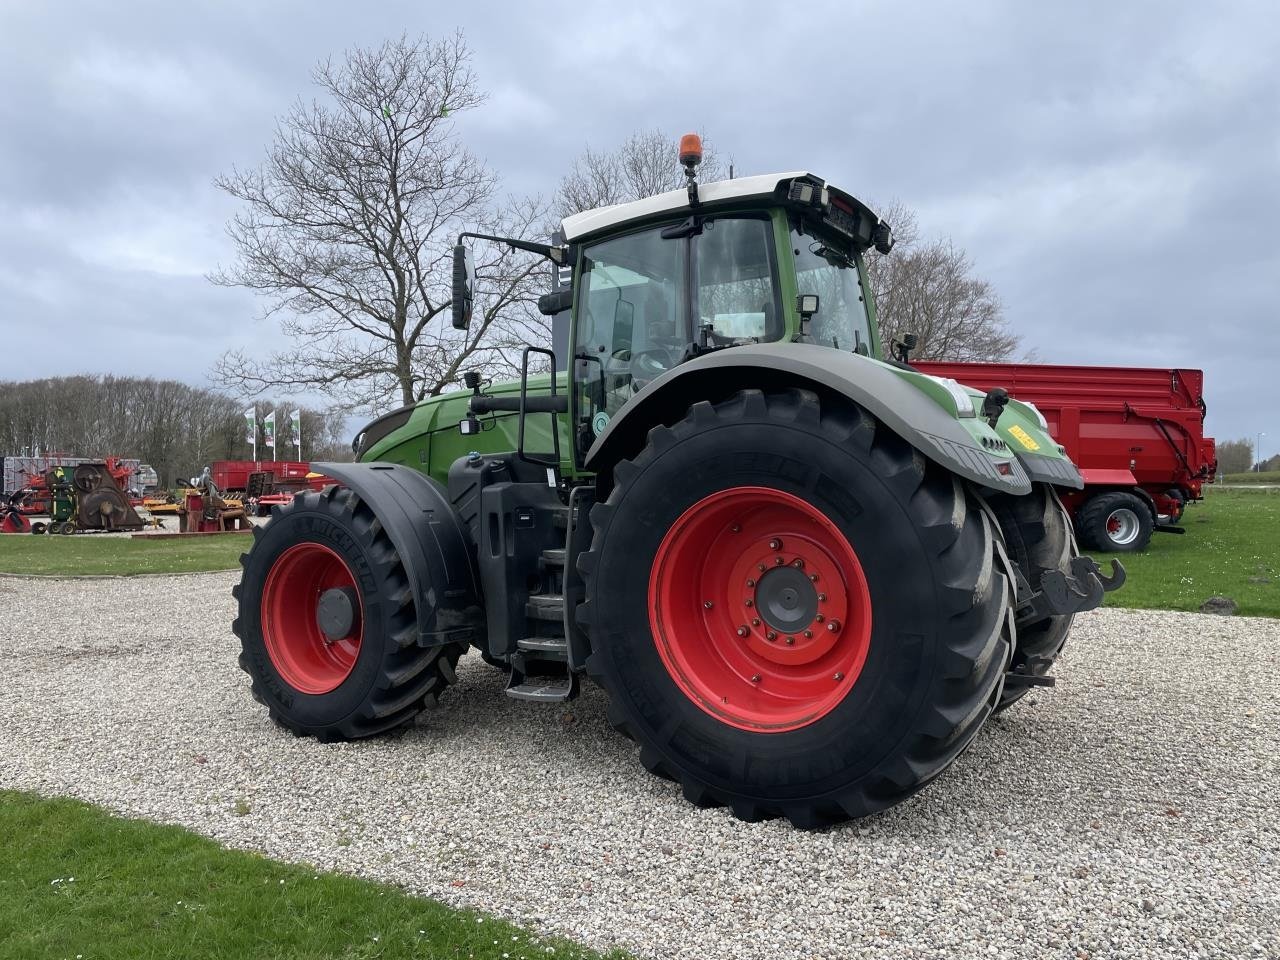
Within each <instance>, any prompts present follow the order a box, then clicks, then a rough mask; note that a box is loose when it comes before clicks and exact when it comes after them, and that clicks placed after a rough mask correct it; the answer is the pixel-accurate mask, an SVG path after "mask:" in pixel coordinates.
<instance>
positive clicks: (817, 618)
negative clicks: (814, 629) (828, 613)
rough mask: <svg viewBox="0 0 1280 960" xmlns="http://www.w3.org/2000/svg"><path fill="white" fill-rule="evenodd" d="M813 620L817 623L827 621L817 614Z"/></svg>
mask: <svg viewBox="0 0 1280 960" xmlns="http://www.w3.org/2000/svg"><path fill="white" fill-rule="evenodd" d="M813 619H815V620H817V621H818V622H819V623H821V622H822V621H823V620H825V619H827V618H826V617H824V616H823V615H822V614H818V615H817V616H816V617H814V618H813Z"/></svg>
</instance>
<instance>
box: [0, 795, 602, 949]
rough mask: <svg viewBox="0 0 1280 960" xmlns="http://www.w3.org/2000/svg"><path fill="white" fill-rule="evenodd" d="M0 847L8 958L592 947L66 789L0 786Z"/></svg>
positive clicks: (3, 944)
mask: <svg viewBox="0 0 1280 960" xmlns="http://www.w3.org/2000/svg"><path fill="white" fill-rule="evenodd" d="M0 850H3V851H4V860H5V865H4V869H3V870H0V956H3V957H5V958H6V960H19V958H28V957H30V958H41V960H44V958H50V957H58V958H68V960H70V958H72V957H79V958H82V960H95V958H107V957H110V958H124V957H137V958H157V960H159V958H162V957H183V958H186V960H204V958H209V960H213V958H218V960H224V958H237V957H252V958H258V957H270V958H275V960H289V958H299V960H302V958H306V960H323V958H334V960H338V958H341V960H365V958H367V960H375V958H378V960H382V958H385V960H393V958H398V957H431V958H437V957H438V958H455V957H456V958H469V957H475V958H494V960H501V958H508V960H519V958H525V960H533V958H534V957H538V958H541V960H546V958H555V960H563V958H574V960H577V958H595V957H598V956H599V954H596V953H593V952H591V951H589V950H586V949H584V948H582V947H578V946H576V945H573V944H570V943H567V942H565V941H562V940H542V939H536V938H534V937H532V936H531V935H530V934H529V933H528V932H527V931H525V930H522V929H520V928H519V927H515V926H512V925H511V924H508V923H504V922H502V921H499V920H494V919H491V918H489V917H485V916H482V915H480V914H476V913H472V912H470V911H465V910H455V909H453V908H451V907H446V906H444V905H443V904H441V903H437V902H436V901H433V900H426V899H423V898H420V897H413V896H409V895H408V894H406V893H403V892H402V891H400V890H399V889H397V888H395V887H391V886H387V885H384V884H378V883H370V882H367V881H364V880H356V879H353V878H351V877H343V876H337V875H334V874H327V873H320V874H317V873H316V872H315V871H313V870H309V869H306V868H305V867H295V866H287V865H285V864H281V863H276V862H274V861H272V860H268V859H266V858H264V857H260V856H257V855H256V854H252V853H246V852H243V851H236V850H226V849H224V848H222V847H220V846H218V845H217V844H216V843H214V842H213V841H211V840H206V839H204V838H203V837H198V836H196V835H195V834H192V833H189V832H187V831H186V830H181V829H179V828H177V827H166V826H158V825H156V824H152V823H147V822H144V821H140V820H125V819H121V818H119V817H114V816H111V815H109V814H107V813H104V812H102V811H101V810H98V809H97V808H95V807H92V806H89V805H87V804H84V803H80V802H78V801H75V800H48V799H43V798H38V797H34V796H31V795H29V794H24V793H15V792H11V791H0ZM548 948H550V949H548ZM609 956H610V957H614V958H623V957H624V956H625V955H623V954H620V953H613V954H610V955H609Z"/></svg>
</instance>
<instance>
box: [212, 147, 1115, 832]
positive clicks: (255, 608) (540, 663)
mask: <svg viewBox="0 0 1280 960" xmlns="http://www.w3.org/2000/svg"><path fill="white" fill-rule="evenodd" d="M680 159H681V162H682V163H683V164H684V168H685V172H686V175H687V179H688V187H687V189H685V190H677V191H673V192H670V193H666V194H662V195H659V196H655V197H651V198H649V199H645V200H640V201H637V202H634V203H626V204H621V205H618V206H612V207H606V208H602V209H597V210H591V211H588V212H586V213H582V214H578V215H575V216H571V217H568V218H566V219H565V220H564V221H563V223H562V225H561V227H560V230H559V231H558V233H557V235H556V237H555V238H554V241H555V242H553V243H551V244H536V243H530V242H528V241H521V240H511V239H506V238H496V237H483V236H481V235H478V234H469V233H468V234H463V235H462V237H460V238H459V242H458V246H457V247H456V248H455V251H454V295H453V311H454V312H453V322H454V325H455V326H457V327H458V328H460V329H465V328H466V327H467V326H468V324H469V321H470V314H471V309H472V303H473V298H474V295H475V292H474V289H473V287H474V276H473V271H472V269H471V257H470V251H469V248H468V247H467V245H466V241H467V240H468V239H469V238H478V239H485V240H489V241H498V242H502V243H506V244H508V245H510V246H512V247H515V248H519V249H522V250H528V251H533V252H535V253H537V254H540V255H542V256H544V257H546V258H547V259H548V260H549V261H550V262H551V272H552V278H553V288H554V289H553V290H552V291H551V292H550V293H549V294H547V295H546V296H544V297H543V298H542V300H541V302H540V308H541V309H542V311H543V312H544V313H546V314H548V315H550V316H552V317H553V318H554V322H553V328H554V330H555V331H556V335H555V337H554V338H553V339H554V340H555V343H554V344H553V345H552V346H549V347H544V346H530V347H528V349H527V350H526V351H525V354H524V364H523V373H522V376H521V378H520V380H519V381H517V382H512V383H504V384H486V383H484V382H482V380H481V378H480V376H479V375H477V374H475V373H469V374H468V375H467V377H466V380H465V382H466V386H467V389H466V390H462V391H458V392H455V393H450V394H446V395H443V396H439V397H432V398H430V399H427V400H424V401H422V402H421V403H418V404H416V405H414V406H410V407H405V408H403V409H400V410H396V411H394V412H393V413H390V414H388V415H386V416H384V417H381V418H380V419H378V420H375V421H373V422H372V423H370V424H369V425H368V426H366V427H365V428H364V430H362V431H361V433H360V434H359V435H358V437H357V438H356V452H357V458H358V460H359V462H358V463H356V464H336V463H335V464H323V465H321V466H320V467H319V469H322V470H323V471H324V472H325V473H326V474H328V475H329V476H331V477H333V478H335V479H336V480H337V485H335V486H332V487H329V488H328V489H326V490H325V491H323V492H318V493H305V494H303V495H301V496H299V497H297V498H296V499H295V500H294V501H293V503H292V505H290V506H288V507H284V508H283V509H280V508H277V510H276V512H275V513H274V514H273V517H272V519H271V521H270V522H269V523H268V524H267V525H266V526H265V527H260V528H258V529H257V530H255V531H254V534H255V540H254V544H253V547H252V550H251V551H250V553H249V554H247V555H246V557H245V558H244V559H243V565H244V572H243V576H242V579H241V582H240V584H239V585H238V587H237V588H236V590H235V595H236V597H237V599H238V601H239V615H238V618H237V619H236V621H235V624H234V629H235V632H236V634H237V635H238V636H239V638H240V640H241V643H242V647H243V652H242V653H241V656H240V665H241V666H242V667H243V668H244V669H245V670H246V671H247V672H248V673H249V675H250V677H251V678H252V690H253V694H254V696H255V697H256V698H257V699H258V700H259V701H260V702H262V703H263V704H265V705H266V707H267V708H268V710H269V712H270V715H271V716H272V717H273V718H274V719H275V720H276V721H277V722H278V723H280V724H282V725H283V726H285V727H287V728H289V729H290V730H292V731H293V732H295V733H297V734H300V735H312V736H315V737H317V738H319V739H320V740H324V741H328V740H342V739H354V738H361V737H368V736H372V735H374V734H379V733H382V732H384V731H388V730H392V729H395V728H398V727H401V726H403V725H405V724H407V723H410V722H411V721H412V720H413V718H414V717H415V716H416V715H417V714H418V713H419V712H420V711H422V710H423V709H424V708H426V707H428V706H430V705H432V704H433V703H434V702H435V700H436V698H437V697H438V696H439V695H440V694H441V693H442V692H443V691H444V689H445V688H446V687H447V686H448V685H449V684H450V683H452V682H453V681H454V678H455V675H454V668H455V666H456V664H457V661H458V659H459V657H461V656H462V655H463V654H465V653H466V652H467V651H468V649H469V648H472V647H474V648H476V650H477V651H478V652H479V655H480V656H481V657H483V658H484V660H485V661H486V662H487V663H489V664H492V665H493V666H494V667H495V668H498V669H501V670H503V671H506V672H507V674H508V675H509V679H508V683H507V693H508V694H509V695H510V696H512V697H515V698H519V699H523V700H530V701H537V702H543V703H551V704H555V703H559V702H561V701H564V700H568V699H570V698H572V697H574V696H575V695H577V693H578V690H579V684H580V682H581V680H582V678H583V677H584V675H585V676H589V677H590V678H591V679H593V680H595V681H596V682H597V683H599V684H600V685H601V686H602V687H603V688H604V690H605V692H606V694H607V696H608V699H609V708H608V716H609V720H610V722H611V723H612V724H613V725H614V726H615V727H616V728H617V729H618V730H619V731H621V732H622V733H623V734H625V735H626V736H628V737H630V738H631V739H633V740H635V741H636V742H637V743H638V744H639V755H640V760H641V762H642V763H643V764H644V765H645V766H646V767H647V768H648V769H649V770H651V771H652V772H654V773H655V774H658V775H659V776H662V777H666V778H668V779H670V780H673V781H676V782H677V783H679V784H680V786H681V788H682V790H683V793H684V796H685V797H686V798H688V800H690V801H691V802H693V803H695V804H698V805H700V806H714V805H727V806H728V807H729V808H730V809H731V810H732V812H733V814H734V815H735V816H737V817H739V818H741V819H744V820H756V819H761V818H766V817H777V816H785V817H787V818H788V819H790V820H791V821H792V822H793V823H794V824H796V825H798V826H801V827H815V826H820V825H823V824H827V823H831V822H834V821H838V820H842V819H846V818H850V817H861V816H865V815H867V814H870V813H874V812H875V811H878V810H882V809H884V808H886V807H888V806H890V805H892V804H894V803H896V802H898V801H900V800H903V799H904V798H906V797H908V796H910V795H911V794H913V793H915V792H916V791H917V790H919V789H920V788H921V787H923V786H924V785H925V784H927V783H928V782H929V781H931V780H932V779H933V778H934V777H936V776H938V774H940V773H941V772H942V771H943V770H944V769H946V767H947V766H948V765H949V764H950V763H951V762H952V761H953V760H954V759H955V758H956V756H957V755H959V754H960V752H961V751H963V750H964V748H965V747H966V746H967V745H968V744H969V743H970V742H971V741H972V740H973V738H974V736H975V735H976V734H977V732H978V730H979V729H980V728H981V727H982V725H983V723H984V722H985V721H986V720H987V718H988V717H990V716H991V715H992V714H993V713H994V712H996V711H998V710H1000V709H1003V708H1005V707H1007V706H1009V705H1010V704H1011V703H1013V702H1014V701H1015V700H1017V699H1018V698H1020V697H1021V696H1023V695H1024V694H1025V693H1026V692H1027V691H1028V690H1029V689H1030V688H1031V687H1033V686H1038V685H1050V684H1052V683H1053V679H1052V677H1050V676H1049V675H1048V669H1049V667H1050V666H1051V665H1052V663H1053V661H1054V659H1055V657H1056V656H1057V654H1058V652H1059V651H1060V650H1061V648H1062V645H1063V643H1064V641H1065V640H1066V637H1067V633H1068V631H1069V629H1070V626H1071V620H1072V617H1073V615H1074V614H1076V613H1078V612H1080V611H1082V610H1088V609H1091V608H1093V607H1096V606H1098V605H1099V604H1100V603H1101V601H1102V597H1103V593H1104V590H1106V589H1114V588H1115V587H1117V586H1119V585H1120V583H1121V582H1122V581H1123V568H1121V567H1120V566H1119V565H1118V564H1114V562H1113V568H1112V573H1111V575H1110V576H1109V577H1108V576H1104V575H1102V574H1101V573H1100V571H1099V569H1098V567H1097V565H1096V564H1094V563H1093V561H1092V560H1090V559H1089V558H1087V557H1081V556H1079V555H1078V552H1077V549H1076V544H1075V540H1074V538H1073V536H1072V533H1071V526H1070V523H1069V522H1068V519H1067V516H1066V514H1065V513H1064V512H1063V509H1062V506H1061V504H1060V502H1059V499H1058V494H1057V492H1056V491H1057V489H1058V488H1079V487H1080V486H1081V480H1080V476H1079V474H1078V472H1077V471H1076V469H1075V467H1074V465H1073V464H1072V463H1071V462H1070V461H1069V460H1068V459H1067V458H1066V456H1065V455H1064V453H1063V452H1062V449H1061V448H1060V447H1059V446H1058V445H1057V444H1056V443H1055V442H1054V441H1053V440H1052V439H1051V438H1050V437H1049V435H1048V433H1047V432H1046V430H1045V425H1044V421H1043V420H1042V419H1041V418H1040V416H1039V415H1038V413H1037V412H1036V411H1035V409H1034V408H1033V407H1030V406H1027V405H1023V404H1020V403H1018V402H1017V401H1015V400H1010V399H1009V397H1008V396H1007V395H1006V394H1005V393H1004V391H1000V390H992V391H991V392H990V393H988V394H985V395H984V394H981V393H977V392H975V391H972V390H968V389H966V388H964V387H962V386H961V385H959V384H957V383H955V382H954V381H947V380H940V379H937V378H933V377H929V376H925V375H923V374H920V373H918V372H916V371H914V370H912V368H911V367H910V365H909V362H908V360H909V357H908V348H909V347H910V346H911V343H910V338H904V340H907V343H905V344H897V345H896V346H897V348H898V350H897V356H896V357H895V358H893V359H889V358H886V356H885V354H884V353H883V350H882V345H881V344H880V342H879V338H878V336H877V332H876V322H875V306H874V304H873V303H872V298H871V296H870V294H869V290H868V283H867V277H866V270H865V267H864V263H863V255H864V253H865V252H866V251H867V250H868V249H869V248H871V247H875V248H876V249H878V250H880V251H882V252H888V250H889V248H890V247H891V246H892V242H893V241H892V234H891V232H890V229H889V226H888V225H887V224H885V223H883V222H882V221H881V220H879V219H878V218H877V216H876V215H875V214H874V213H873V212H872V211H871V210H869V209H868V208H867V207H866V206H865V205H863V204H862V203H860V202H859V201H857V200H855V199H854V198H853V197H852V196H850V195H849V194H847V193H844V192H842V191H840V190H838V189H836V188H835V187H833V186H831V185H829V184H827V183H825V182H824V181H823V180H821V179H819V178H818V177H815V176H813V175H811V174H808V173H785V174H778V175H773V176H757V177H745V178H740V179H733V180H727V181H722V182H718V183H708V184H701V185H700V184H699V183H698V181H697V177H696V173H697V166H698V163H699V162H700V149H699V147H698V145H697V143H696V138H686V140H685V141H683V142H682V145H681V157H680ZM548 368H549V372H548Z"/></svg>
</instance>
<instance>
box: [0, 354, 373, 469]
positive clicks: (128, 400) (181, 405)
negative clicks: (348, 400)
mask: <svg viewBox="0 0 1280 960" xmlns="http://www.w3.org/2000/svg"><path fill="white" fill-rule="evenodd" d="M258 406H259V410H258V413H259V417H258V420H259V432H258V458H259V459H264V460H265V459H270V458H271V450H270V448H268V447H265V446H263V445H262V429H261V422H262V417H263V416H265V414H266V413H267V412H268V411H270V410H271V409H275V410H276V411H277V413H276V417H277V423H276V436H277V441H276V443H277V446H276V456H277V458H278V459H282V460H292V459H294V456H295V454H296V452H297V448H296V446H295V445H294V437H293V433H292V428H291V426H290V424H289V411H292V410H295V409H300V410H301V418H300V419H301V430H302V458H303V459H304V460H333V459H344V460H349V459H351V450H350V448H349V446H348V445H347V436H346V435H347V430H346V420H345V417H344V416H343V415H342V414H341V413H338V412H332V411H324V410H316V409H314V408H311V407H305V406H302V407H300V406H298V405H296V404H292V403H290V402H289V401H287V400H281V401H279V402H278V403H275V405H274V406H273V405H272V404H271V403H269V402H265V403H264V402H259V404H258ZM247 409H248V403H247V402H242V401H240V400H238V399H236V398H234V397H230V396H227V395H226V394H224V393H220V392H218V391H216V390H210V389H207V388H202V387H193V386H190V385H188V384H185V383H180V382H178V381H176V380H158V379H154V378H150V377H146V378H139V377H116V376H110V375H107V376H87V375H86V376H72V377H49V378H46V379H43V380H27V381H0V454H4V455H6V456H20V455H35V454H37V453H40V454H49V453H61V454H64V455H67V456H82V457H94V456H99V457H107V456H119V457H124V458H136V459H138V460H141V461H143V462H144V463H149V464H151V466H153V467H154V468H155V469H156V472H157V473H158V474H159V475H160V484H161V485H162V486H166V487H168V486H174V485H175V484H178V483H181V482H182V481H184V480H186V479H188V478H190V477H192V476H195V475H197V474H199V473H200V471H201V470H202V469H203V468H204V467H205V465H207V464H208V463H209V462H210V461H213V460H242V459H248V458H249V456H250V452H251V447H250V444H249V442H248V425H247V423H246V420H245V411H246V410H247Z"/></svg>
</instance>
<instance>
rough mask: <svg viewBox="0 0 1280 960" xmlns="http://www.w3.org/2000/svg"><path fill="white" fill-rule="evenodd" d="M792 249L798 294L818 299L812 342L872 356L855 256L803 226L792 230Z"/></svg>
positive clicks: (868, 328)
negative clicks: (808, 231)
mask: <svg viewBox="0 0 1280 960" xmlns="http://www.w3.org/2000/svg"><path fill="white" fill-rule="evenodd" d="M791 247H792V250H793V251H794V252H795V258H796V290H797V292H798V293H799V294H800V295H801V296H802V297H803V296H809V295H813V296H817V298H818V311H817V312H816V313H815V314H813V316H812V317H810V319H809V327H808V332H809V339H810V341H811V342H813V343H817V344H821V345H822V346H825V347H835V348H836V349H837V350H852V351H854V352H855V353H862V354H868V355H869V354H870V353H871V325H870V323H869V322H868V319H867V303H866V298H865V297H864V296H863V290H862V282H861V280H860V278H859V277H858V266H857V263H856V262H855V260H854V259H853V255H852V254H851V253H849V252H847V248H845V247H844V246H843V245H842V244H840V243H839V242H838V241H835V240H830V241H828V240H823V239H820V238H819V237H816V236H814V235H813V234H811V233H806V232H805V231H804V227H803V225H799V226H793V227H792V229H791Z"/></svg>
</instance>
